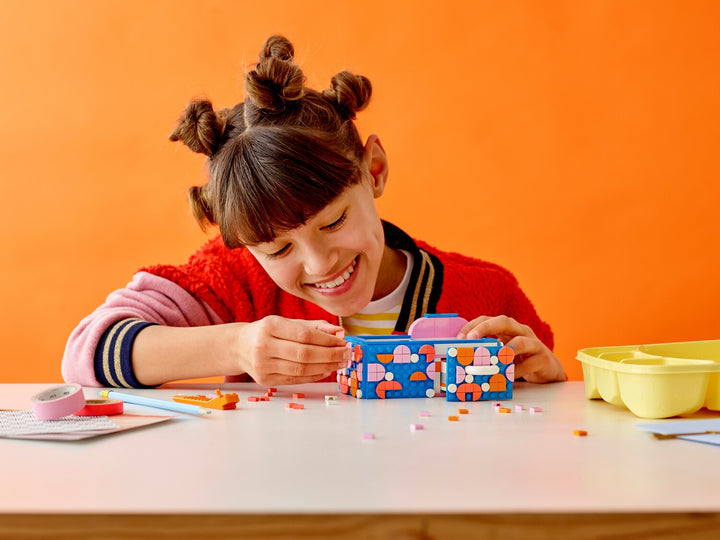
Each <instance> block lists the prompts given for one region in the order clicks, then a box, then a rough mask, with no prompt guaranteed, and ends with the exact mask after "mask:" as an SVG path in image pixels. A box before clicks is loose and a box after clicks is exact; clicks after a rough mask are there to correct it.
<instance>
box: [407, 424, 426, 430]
mask: <svg viewBox="0 0 720 540" xmlns="http://www.w3.org/2000/svg"><path fill="white" fill-rule="evenodd" d="M422 429H425V426H423V425H422V424H410V431H420V430H422Z"/></svg>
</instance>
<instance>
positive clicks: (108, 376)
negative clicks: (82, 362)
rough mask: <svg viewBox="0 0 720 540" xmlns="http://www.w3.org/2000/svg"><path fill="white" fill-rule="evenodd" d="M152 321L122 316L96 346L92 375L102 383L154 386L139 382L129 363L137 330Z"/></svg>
mask: <svg viewBox="0 0 720 540" xmlns="http://www.w3.org/2000/svg"><path fill="white" fill-rule="evenodd" d="M154 324H155V323H151V322H147V321H143V320H140V319H123V320H121V321H118V322H116V323H115V324H113V325H112V326H110V327H109V328H108V329H107V330H105V332H104V333H103V335H102V337H101V338H100V341H99V343H98V346H97V348H96V349H95V358H94V366H95V378H96V379H97V380H98V382H99V383H100V384H102V385H103V386H115V387H124V388H154V387H153V386H146V385H144V384H141V383H140V381H138V380H137V378H136V377H135V373H134V372H133V366H132V348H133V343H134V342H135V338H136V337H137V335H138V333H139V332H140V331H141V330H142V329H143V328H147V327H148V326H151V325H154Z"/></svg>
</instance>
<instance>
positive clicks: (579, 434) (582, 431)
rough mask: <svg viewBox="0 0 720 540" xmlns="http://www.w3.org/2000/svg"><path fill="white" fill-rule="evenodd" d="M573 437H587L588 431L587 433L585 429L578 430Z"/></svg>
mask: <svg viewBox="0 0 720 540" xmlns="http://www.w3.org/2000/svg"><path fill="white" fill-rule="evenodd" d="M573 435H575V436H576V437H587V431H585V430H584V429H576V430H575V431H573Z"/></svg>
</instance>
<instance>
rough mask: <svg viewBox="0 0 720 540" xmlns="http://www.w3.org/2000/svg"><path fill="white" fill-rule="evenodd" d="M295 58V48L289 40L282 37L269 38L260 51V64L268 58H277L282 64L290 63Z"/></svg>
mask: <svg viewBox="0 0 720 540" xmlns="http://www.w3.org/2000/svg"><path fill="white" fill-rule="evenodd" d="M294 56H295V47H293V45H292V43H290V40H288V39H287V38H286V37H284V36H270V37H269V38H268V39H267V41H266V42H265V45H264V46H263V49H262V51H260V62H261V63H262V62H264V61H265V60H267V59H268V58H279V59H280V60H282V61H283V62H292V60H293V57H294Z"/></svg>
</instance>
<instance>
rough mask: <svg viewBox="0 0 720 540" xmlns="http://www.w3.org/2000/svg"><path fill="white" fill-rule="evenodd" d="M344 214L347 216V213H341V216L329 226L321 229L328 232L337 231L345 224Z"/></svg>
mask: <svg viewBox="0 0 720 540" xmlns="http://www.w3.org/2000/svg"><path fill="white" fill-rule="evenodd" d="M346 214H347V212H343V213H342V215H341V216H340V217H339V218H338V219H337V220H336V221H333V222H332V223H331V224H330V225H325V226H324V227H323V229H325V230H329V231H332V230H335V229H339V228H340V226H341V225H342V224H343V223H344V222H345V217H346Z"/></svg>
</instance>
